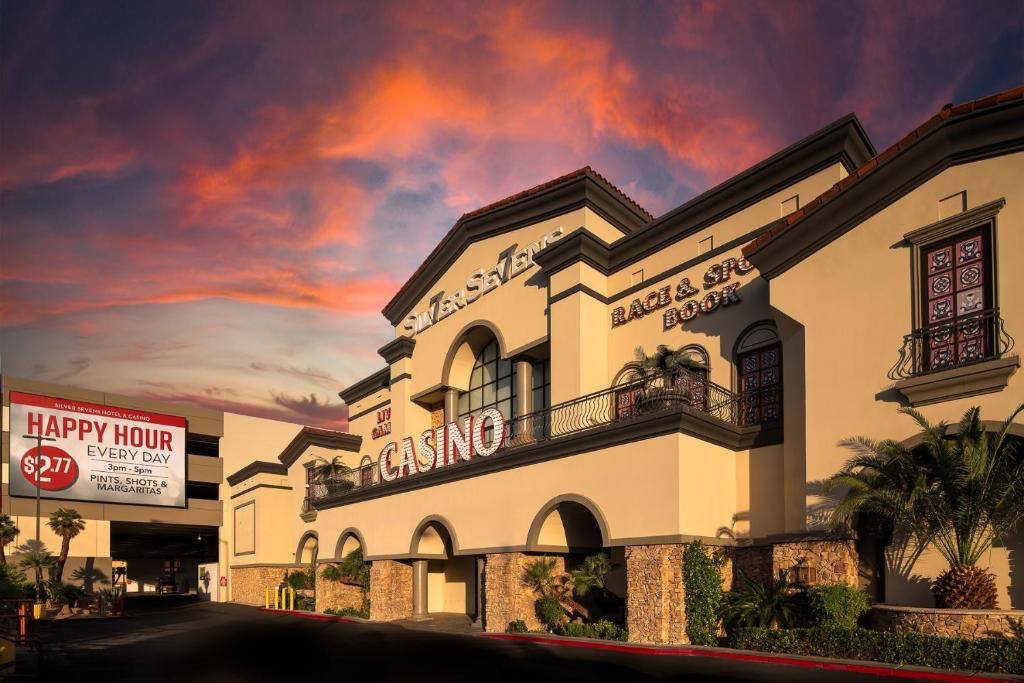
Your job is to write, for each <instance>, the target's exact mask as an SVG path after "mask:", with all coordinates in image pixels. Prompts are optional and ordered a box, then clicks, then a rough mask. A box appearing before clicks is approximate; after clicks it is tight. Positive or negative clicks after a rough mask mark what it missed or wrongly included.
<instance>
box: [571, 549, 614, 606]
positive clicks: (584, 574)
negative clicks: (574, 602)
mask: <svg viewBox="0 0 1024 683" xmlns="http://www.w3.org/2000/svg"><path fill="white" fill-rule="evenodd" d="M611 570H612V563H611V562H609V561H608V556H607V555H605V554H604V553H598V554H597V555H590V556H588V557H585V558H583V562H581V563H580V566H579V567H577V568H576V569H573V570H572V584H573V592H574V593H575V594H576V595H577V596H579V597H581V598H582V597H585V596H586V595H587V594H588V593H590V591H592V590H594V589H597V590H600V591H601V592H602V593H603V592H604V577H605V576H607V575H608V574H609V572H611Z"/></svg>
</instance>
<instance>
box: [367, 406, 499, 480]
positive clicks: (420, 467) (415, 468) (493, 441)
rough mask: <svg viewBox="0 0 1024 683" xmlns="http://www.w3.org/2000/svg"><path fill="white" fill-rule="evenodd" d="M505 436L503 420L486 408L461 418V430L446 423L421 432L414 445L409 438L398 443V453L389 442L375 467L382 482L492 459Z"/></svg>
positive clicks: (395, 447) (394, 445)
mask: <svg viewBox="0 0 1024 683" xmlns="http://www.w3.org/2000/svg"><path fill="white" fill-rule="evenodd" d="M488 422H490V426H491V427H492V428H493V429H492V431H491V438H490V440H486V436H487V427H488ZM507 433H508V432H507V426H506V423H505V418H504V416H502V414H501V413H500V412H498V411H497V410H495V409H494V408H487V409H486V410H483V411H481V412H480V414H479V415H477V416H476V417H474V416H472V415H470V416H469V417H467V418H465V419H464V420H463V422H462V429H459V425H458V424H456V423H455V422H449V423H448V424H446V425H444V426H443V427H438V428H437V429H427V430H425V431H424V432H423V433H422V434H420V437H419V439H417V441H416V443H415V444H414V443H413V440H412V437H406V438H404V439H402V446H401V453H399V446H398V444H397V443H395V442H394V441H392V442H391V443H389V444H388V445H387V446H385V447H384V449H383V450H382V451H381V452H380V457H379V458H378V459H377V466H378V467H379V468H380V476H381V478H382V479H383V480H384V481H394V480H395V479H400V478H401V477H410V476H413V475H415V474H422V473H424V472H429V471H430V470H435V469H440V468H442V467H448V466H450V465H454V464H456V463H457V462H458V461H459V460H464V461H466V462H469V461H470V460H472V459H473V456H474V455H477V456H481V457H488V456H491V455H494V454H495V453H497V452H498V449H499V448H501V446H502V444H504V443H505V436H506V435H507ZM417 447H418V448H419V455H418V456H417V453H416V449H417ZM396 459H397V460H398V462H395V460H396Z"/></svg>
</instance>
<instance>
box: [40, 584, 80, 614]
mask: <svg viewBox="0 0 1024 683" xmlns="http://www.w3.org/2000/svg"><path fill="white" fill-rule="evenodd" d="M46 595H47V597H48V598H49V600H50V604H52V605H53V606H54V607H64V606H65V605H67V606H74V604H75V602H76V601H78V600H79V599H80V598H83V597H85V589H84V588H82V587H81V586H76V585H74V584H73V583H63V582H61V581H59V580H58V579H50V580H49V581H47V582H46Z"/></svg>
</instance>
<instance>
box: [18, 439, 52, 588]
mask: <svg viewBox="0 0 1024 683" xmlns="http://www.w3.org/2000/svg"><path fill="white" fill-rule="evenodd" d="M21 438H23V439H34V440H35V442H36V464H35V475H36V552H37V553H42V551H43V539H42V537H41V536H40V531H39V522H40V520H41V517H40V515H41V513H40V512H39V456H40V454H41V453H42V452H43V442H44V441H56V440H57V439H55V438H53V437H52V436H43V435H42V434H22V435H21ZM36 559H37V560H38V559H39V557H37V558H36ZM42 586H43V565H42V564H41V563H40V564H37V565H36V604H39V603H41V602H42V601H43V595H42V590H41V589H42Z"/></svg>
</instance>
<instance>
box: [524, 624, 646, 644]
mask: <svg viewBox="0 0 1024 683" xmlns="http://www.w3.org/2000/svg"><path fill="white" fill-rule="evenodd" d="M524 626H525V624H524ZM555 633H557V634H558V635H560V636H570V637H572V638H597V639H599V640H626V637H627V631H626V629H624V628H622V627H621V626H619V625H618V624H616V623H615V622H613V621H608V620H607V619H601V620H600V621H594V622H591V623H581V622H578V621H570V622H568V623H565V624H559V625H558V626H556V627H555Z"/></svg>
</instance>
